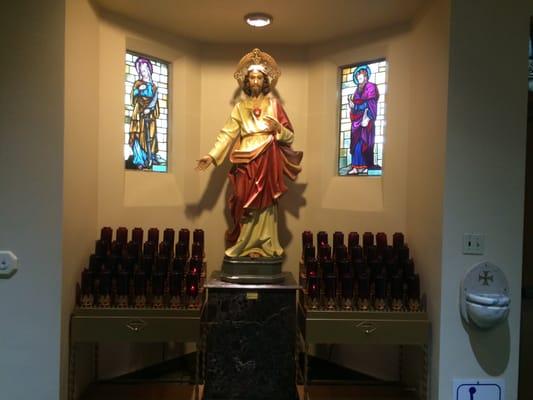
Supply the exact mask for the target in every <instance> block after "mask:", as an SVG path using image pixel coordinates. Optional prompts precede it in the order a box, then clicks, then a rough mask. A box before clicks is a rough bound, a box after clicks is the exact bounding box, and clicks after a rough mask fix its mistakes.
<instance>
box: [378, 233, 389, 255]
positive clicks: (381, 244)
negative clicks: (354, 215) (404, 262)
mask: <svg viewBox="0 0 533 400" xmlns="http://www.w3.org/2000/svg"><path fill="white" fill-rule="evenodd" d="M376 246H377V248H378V249H379V250H383V251H384V250H385V248H386V247H387V234H386V233H385V232H378V233H377V234H376Z"/></svg>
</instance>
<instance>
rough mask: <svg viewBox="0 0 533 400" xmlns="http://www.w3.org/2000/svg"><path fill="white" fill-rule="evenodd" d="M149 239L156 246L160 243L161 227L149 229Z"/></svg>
mask: <svg viewBox="0 0 533 400" xmlns="http://www.w3.org/2000/svg"><path fill="white" fill-rule="evenodd" d="M148 241H149V242H152V243H153V244H154V245H155V246H158V245H159V229H157V228H150V229H148Z"/></svg>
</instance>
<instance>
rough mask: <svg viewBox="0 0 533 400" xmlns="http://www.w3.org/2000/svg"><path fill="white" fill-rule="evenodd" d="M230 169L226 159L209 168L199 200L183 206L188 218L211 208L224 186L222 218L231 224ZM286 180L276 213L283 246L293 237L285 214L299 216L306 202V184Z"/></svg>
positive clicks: (196, 216)
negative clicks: (204, 188) (285, 187)
mask: <svg viewBox="0 0 533 400" xmlns="http://www.w3.org/2000/svg"><path fill="white" fill-rule="evenodd" d="M230 169H231V163H230V162H229V161H228V159H226V160H224V162H223V163H222V165H220V166H218V167H216V168H214V169H212V170H211V175H210V176H209V182H208V183H207V188H206V190H205V191H204V193H203V194H202V197H201V198H200V200H199V201H198V202H197V203H191V204H187V205H186V206H185V215H186V216H187V218H188V219H191V220H195V219H196V218H199V217H200V216H201V215H202V213H203V212H204V211H209V210H212V209H213V208H214V207H215V205H216V203H217V201H218V199H219V197H220V195H221V194H222V191H223V189H224V186H225V187H226V188H225V190H224V198H225V203H224V204H225V207H224V218H225V219H226V226H227V227H229V226H231V224H232V219H231V216H230V213H229V210H228V207H227V204H228V200H229V197H230V195H231V187H230V185H228V184H226V183H227V182H228V179H227V175H228V172H229V170H230ZM198 173H202V172H198ZM286 182H287V188H288V190H287V192H286V193H285V194H284V195H283V196H282V197H281V199H280V201H279V213H278V216H279V221H278V222H279V226H278V229H279V237H280V242H281V245H282V247H283V248H286V247H287V246H288V245H289V244H290V243H291V241H292V238H293V234H292V233H291V232H290V231H289V229H288V227H287V214H290V215H292V216H294V217H296V218H298V217H299V216H300V209H301V208H302V207H304V206H305V204H306V201H305V198H304V196H303V194H304V192H305V189H306V188H307V184H302V183H295V182H292V181H290V180H286Z"/></svg>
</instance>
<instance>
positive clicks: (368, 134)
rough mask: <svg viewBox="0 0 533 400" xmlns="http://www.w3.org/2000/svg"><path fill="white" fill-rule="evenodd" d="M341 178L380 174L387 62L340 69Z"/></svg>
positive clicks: (367, 63)
mask: <svg viewBox="0 0 533 400" xmlns="http://www.w3.org/2000/svg"><path fill="white" fill-rule="evenodd" d="M340 73H341V79H340V116H339V163H338V171H339V175H343V176H346V175H353V176H372V175H374V176H375V175H377V176H379V175H381V174H382V166H383V144H384V142H385V140H384V134H385V126H386V120H385V104H386V103H385V98H386V93H387V61H386V60H384V59H382V60H375V61H372V62H365V63H357V64H353V65H349V66H346V67H342V68H341V69H340Z"/></svg>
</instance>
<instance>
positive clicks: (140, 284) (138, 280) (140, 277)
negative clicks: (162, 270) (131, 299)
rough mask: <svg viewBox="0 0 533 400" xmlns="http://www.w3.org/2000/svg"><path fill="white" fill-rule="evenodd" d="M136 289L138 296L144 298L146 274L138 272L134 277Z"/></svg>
mask: <svg viewBox="0 0 533 400" xmlns="http://www.w3.org/2000/svg"><path fill="white" fill-rule="evenodd" d="M133 280H134V286H133V287H134V289H135V295H136V296H144V295H145V294H146V276H145V274H144V272H142V271H137V272H135V274H134V276H133Z"/></svg>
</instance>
